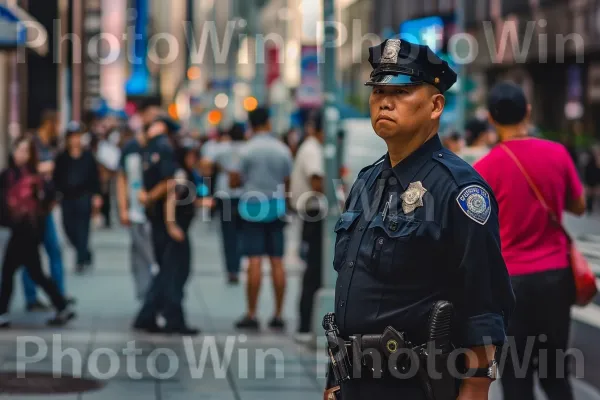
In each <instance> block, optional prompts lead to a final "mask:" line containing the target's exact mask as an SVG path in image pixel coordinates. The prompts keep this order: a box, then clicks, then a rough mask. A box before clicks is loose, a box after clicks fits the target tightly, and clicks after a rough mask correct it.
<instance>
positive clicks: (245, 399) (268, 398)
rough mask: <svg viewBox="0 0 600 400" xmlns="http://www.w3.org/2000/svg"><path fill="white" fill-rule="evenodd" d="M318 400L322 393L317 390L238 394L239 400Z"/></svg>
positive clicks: (264, 391)
mask: <svg viewBox="0 0 600 400" xmlns="http://www.w3.org/2000/svg"><path fill="white" fill-rule="evenodd" d="M282 397H283V398H285V400H319V399H322V398H323V392H319V391H317V390H314V391H313V390H307V391H288V390H284V392H283V393H282V391H280V390H261V391H244V392H242V393H240V399H241V400H279V399H281V398H282Z"/></svg>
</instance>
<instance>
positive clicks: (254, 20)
mask: <svg viewBox="0 0 600 400" xmlns="http://www.w3.org/2000/svg"><path fill="white" fill-rule="evenodd" d="M248 3H249V6H248V24H249V25H250V32H251V34H252V35H254V49H255V54H254V56H255V63H254V83H253V92H254V93H253V96H254V97H255V98H256V100H258V104H260V105H261V106H264V105H265V104H264V102H265V100H266V99H265V95H264V92H265V90H264V89H265V56H264V54H265V43H264V38H263V36H262V35H261V30H260V12H259V6H258V1H257V0H248ZM259 37H260V40H259Z"/></svg>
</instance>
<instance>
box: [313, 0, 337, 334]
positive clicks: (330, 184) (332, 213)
mask: <svg viewBox="0 0 600 400" xmlns="http://www.w3.org/2000/svg"><path fill="white" fill-rule="evenodd" d="M323 19H324V21H323V22H324V24H323V26H324V42H323V51H324V63H320V65H319V66H320V68H321V73H322V82H323V90H324V106H325V107H324V108H325V109H324V116H325V145H324V151H323V153H324V158H325V159H324V162H325V164H324V165H325V182H326V185H325V195H326V197H327V204H328V209H327V216H326V218H325V223H324V224H323V225H322V226H323V228H322V229H323V235H322V237H323V264H322V265H323V271H322V273H323V285H322V288H321V289H320V290H319V291H318V292H317V295H316V300H315V307H314V310H315V311H314V313H313V321H312V326H313V329H312V330H313V334H314V335H315V336H316V337H317V338H318V337H323V334H322V333H323V328H322V327H321V320H322V318H323V315H325V314H326V313H328V312H331V311H333V310H332V308H333V303H334V299H335V281H336V277H335V272H334V270H333V268H332V265H333V247H334V243H335V233H334V227H335V224H336V222H337V220H338V218H339V208H338V199H337V196H336V186H337V183H338V180H339V166H338V160H337V153H338V152H337V146H338V143H337V132H338V127H339V120H340V117H339V115H340V113H339V110H338V107H337V97H338V96H337V92H338V85H337V81H336V74H335V73H336V47H335V45H336V28H335V24H334V22H335V0H323ZM317 343H319V344H320V341H317Z"/></svg>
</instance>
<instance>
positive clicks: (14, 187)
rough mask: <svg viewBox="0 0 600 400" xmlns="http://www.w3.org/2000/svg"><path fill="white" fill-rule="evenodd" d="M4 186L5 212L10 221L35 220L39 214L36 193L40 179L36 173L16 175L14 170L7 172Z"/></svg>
mask: <svg viewBox="0 0 600 400" xmlns="http://www.w3.org/2000/svg"><path fill="white" fill-rule="evenodd" d="M7 178H8V180H7V186H6V195H5V196H6V197H5V208H6V209H5V212H6V214H7V215H6V216H7V217H8V219H9V220H10V221H13V222H17V221H21V220H23V219H25V218H26V219H29V220H32V221H33V220H35V218H37V217H38V216H39V213H40V207H39V199H38V193H39V191H40V190H41V180H40V178H39V177H38V176H37V175H34V174H30V173H25V174H22V175H21V176H20V177H17V176H16V172H15V171H14V170H10V171H9V172H8V177H7Z"/></svg>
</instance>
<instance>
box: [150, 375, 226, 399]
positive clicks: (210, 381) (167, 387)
mask: <svg viewBox="0 0 600 400" xmlns="http://www.w3.org/2000/svg"><path fill="white" fill-rule="evenodd" d="M159 385H160V386H159V387H160V392H161V394H163V395H164V394H165V393H190V394H191V393H194V395H195V394H196V393H223V394H228V393H231V391H232V389H231V386H230V384H229V381H228V380H227V379H226V378H223V377H220V378H215V377H214V376H207V375H203V376H202V378H198V379H185V380H182V381H180V382H164V381H160V382H159ZM190 397H191V396H190Z"/></svg>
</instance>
